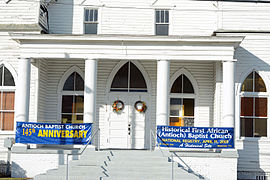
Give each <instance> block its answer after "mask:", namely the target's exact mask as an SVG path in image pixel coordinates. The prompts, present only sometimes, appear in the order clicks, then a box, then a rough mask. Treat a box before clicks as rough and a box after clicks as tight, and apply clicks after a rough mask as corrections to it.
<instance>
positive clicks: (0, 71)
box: [0, 66, 4, 86]
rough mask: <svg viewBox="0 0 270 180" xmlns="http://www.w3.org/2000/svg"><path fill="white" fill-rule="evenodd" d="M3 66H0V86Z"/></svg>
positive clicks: (0, 84)
mask: <svg viewBox="0 0 270 180" xmlns="http://www.w3.org/2000/svg"><path fill="white" fill-rule="evenodd" d="M3 68H4V67H3V66H2V67H1V68H0V86H2V79H3V78H2V76H3Z"/></svg>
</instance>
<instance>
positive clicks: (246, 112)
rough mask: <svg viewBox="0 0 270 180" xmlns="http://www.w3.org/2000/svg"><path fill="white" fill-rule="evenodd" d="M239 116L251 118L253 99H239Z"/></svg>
mask: <svg viewBox="0 0 270 180" xmlns="http://www.w3.org/2000/svg"><path fill="white" fill-rule="evenodd" d="M241 116H253V98H252V97H242V98H241Z"/></svg>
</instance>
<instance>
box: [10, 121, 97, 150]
mask: <svg viewBox="0 0 270 180" xmlns="http://www.w3.org/2000/svg"><path fill="white" fill-rule="evenodd" d="M91 129H92V124H91V123H82V124H59V123H57V124H56V123H32V122H17V126H16V138H15V141H16V143H24V144H60V145H67V144H69V145H71V144H87V142H88V141H89V140H90V139H91Z"/></svg>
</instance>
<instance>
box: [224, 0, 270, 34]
mask: <svg viewBox="0 0 270 180" xmlns="http://www.w3.org/2000/svg"><path fill="white" fill-rule="evenodd" d="M220 11H221V16H222V25H221V26H222V27H221V29H225V30H246V31H254V30H256V31H259V30H260V31H269V30H270V19H269V16H270V3H253V2H246V3H241V2H220Z"/></svg>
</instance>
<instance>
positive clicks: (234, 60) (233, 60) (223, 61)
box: [221, 59, 237, 63]
mask: <svg viewBox="0 0 270 180" xmlns="http://www.w3.org/2000/svg"><path fill="white" fill-rule="evenodd" d="M236 61H237V59H232V60H222V61H221V62H222V63H226V62H233V63H234V62H236Z"/></svg>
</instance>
